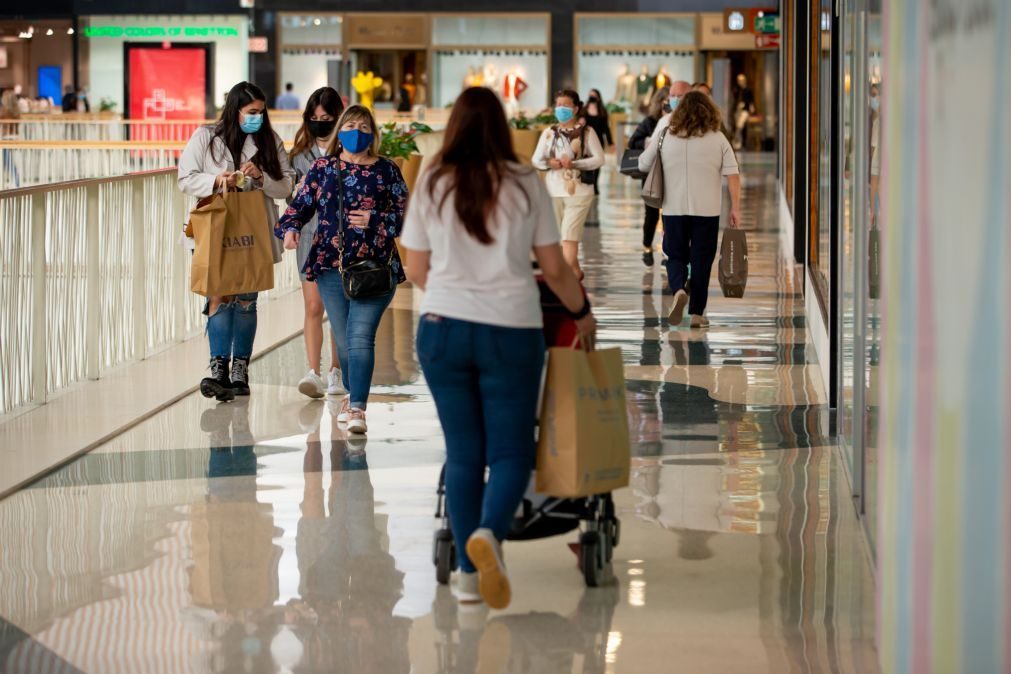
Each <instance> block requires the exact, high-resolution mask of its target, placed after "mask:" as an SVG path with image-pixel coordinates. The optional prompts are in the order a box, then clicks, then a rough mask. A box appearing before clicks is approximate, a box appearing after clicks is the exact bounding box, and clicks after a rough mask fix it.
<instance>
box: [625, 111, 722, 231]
mask: <svg viewBox="0 0 1011 674" xmlns="http://www.w3.org/2000/svg"><path fill="white" fill-rule="evenodd" d="M670 119H671V116H670V115H667V116H666V117H664V118H663V119H661V120H660V123H659V124H657V125H656V131H654V132H653V136H652V138H650V140H649V142H648V143H647V144H646V150H645V151H644V152H643V153H642V154H641V155H639V170H640V171H643V172H647V171H649V169H650V168H651V167H652V166H653V161H654V160H655V159H656V153H657V147H658V144H659V138H660V134H661V133H663V130H664V129H666V128H667V127H668V126H669V125H670ZM660 154H661V157H660V159H661V161H663V214H664V215H699V216H714V215H720V206H721V203H720V202H721V200H722V198H723V176H729V175H736V174H737V173H738V168H737V157H736V156H735V155H734V148H732V147H731V146H730V141H728V140H727V137H726V136H724V135H723V134H722V133H720V132H719V131H710V132H709V133H707V134H706V135H704V136H700V137H693V138H679V137H678V136H675V135H674V134H673V133H667V134H666V135H665V136H664V139H663V148H662V149H661V150H660Z"/></svg>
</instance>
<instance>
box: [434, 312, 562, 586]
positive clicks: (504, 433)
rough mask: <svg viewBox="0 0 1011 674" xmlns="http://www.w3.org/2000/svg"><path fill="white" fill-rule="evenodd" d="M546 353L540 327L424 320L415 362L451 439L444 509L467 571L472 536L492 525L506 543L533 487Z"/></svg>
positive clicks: (460, 557)
mask: <svg viewBox="0 0 1011 674" xmlns="http://www.w3.org/2000/svg"><path fill="white" fill-rule="evenodd" d="M544 350H545V347H544V333H543V331H542V330H541V329H540V328H536V329H526V328H502V327H496V326H491V325H484V324H481V323H470V322H467V321H459V320H454V319H450V318H443V317H440V316H432V315H427V314H426V315H425V316H422V318H421V326H420V327H419V328H418V360H420V361H421V368H422V371H423V372H424V373H425V379H426V380H427V381H428V386H429V388H430V389H431V390H432V395H433V396H434V397H435V406H436V408H438V410H439V420H440V421H441V422H442V430H443V433H444V434H445V436H446V506H447V508H448V509H449V522H450V526H451V527H452V529H453V538H454V539H456V550H457V558H458V559H459V560H460V568H461V569H463V570H464V571H467V572H469V573H473V572H474V565H473V563H471V561H470V559H469V558H468V557H467V552H466V545H467V539H469V538H470V536H471V534H473V533H474V531H475V530H477V529H479V528H487V529H491V530H492V531H493V532H494V533H495V536H496V538H498V540H500V541H502V540H505V537H506V536H507V535H508V533H509V528H510V526H511V524H512V519H513V515H514V514H515V513H516V509H517V507H518V506H519V504H520V502H521V501H522V500H523V493H524V492H525V491H526V489H527V485H528V484H529V483H530V474H531V473H532V472H533V469H534V458H535V453H536V447H535V445H534V425H535V423H536V421H537V397H538V393H539V391H540V384H541V370H542V369H543V367H544ZM486 466H487V467H488V468H489V469H490V470H489V473H488V483H487V484H485V467H486Z"/></svg>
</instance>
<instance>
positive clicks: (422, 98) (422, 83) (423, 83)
mask: <svg viewBox="0 0 1011 674" xmlns="http://www.w3.org/2000/svg"><path fill="white" fill-rule="evenodd" d="M414 104H415V105H418V106H421V107H422V108H423V107H425V106H426V105H428V75H427V74H425V73H421V77H420V78H419V81H418V85H417V88H416V89H415V91H414Z"/></svg>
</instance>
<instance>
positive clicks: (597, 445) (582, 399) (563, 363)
mask: <svg viewBox="0 0 1011 674" xmlns="http://www.w3.org/2000/svg"><path fill="white" fill-rule="evenodd" d="M630 455H631V448H630V445H629V438H628V417H627V414H626V410H625V376H624V370H623V368H622V361H621V349H604V350H601V351H590V352H586V351H581V350H577V349H565V348H553V349H549V351H548V373H547V379H546V381H545V387H544V401H543V404H542V407H541V420H540V436H539V439H538V443H537V477H536V489H537V491H538V492H539V493H542V494H547V495H549V496H555V497H558V498H576V497H581V496H590V495H592V494H603V493H606V492H609V491H613V490H615V489H619V488H621V487H624V486H627V485H628V475H629V463H630Z"/></svg>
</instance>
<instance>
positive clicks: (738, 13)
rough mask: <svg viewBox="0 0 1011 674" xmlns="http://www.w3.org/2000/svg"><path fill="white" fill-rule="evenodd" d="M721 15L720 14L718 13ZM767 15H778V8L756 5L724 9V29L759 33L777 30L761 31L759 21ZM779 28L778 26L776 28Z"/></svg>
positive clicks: (733, 31) (735, 31) (734, 31)
mask: <svg viewBox="0 0 1011 674" xmlns="http://www.w3.org/2000/svg"><path fill="white" fill-rule="evenodd" d="M717 16H719V15H717ZM767 16H770V17H771V16H778V14H777V13H776V9H775V8H774V7H773V8H769V9H759V8H756V7H742V8H739V9H725V10H723V30H724V31H726V32H727V33H738V34H740V33H759V32H775V31H760V30H759V29H758V22H759V20H760V19H764V18H765V17H767ZM776 30H777V31H778V30H779V29H778V28H777V29H776Z"/></svg>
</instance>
